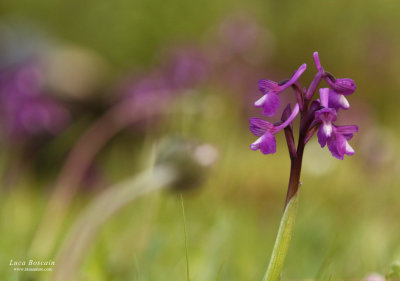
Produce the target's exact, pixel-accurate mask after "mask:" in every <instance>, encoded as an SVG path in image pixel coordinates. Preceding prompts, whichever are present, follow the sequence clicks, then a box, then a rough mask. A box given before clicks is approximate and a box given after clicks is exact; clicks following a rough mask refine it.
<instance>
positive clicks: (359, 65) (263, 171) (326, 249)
mask: <svg viewBox="0 0 400 281" xmlns="http://www.w3.org/2000/svg"><path fill="white" fill-rule="evenodd" d="M399 15H400V2H399V1H394V0H387V1H370V0H366V1H365V0H363V1H361V0H359V1H323V2H321V1H315V0H314V1H312V0H306V1H286V0H285V1H274V0H267V1H258V0H251V1H226V0H221V1H211V0H204V1H183V0H169V1H159V0H146V1H144V0H135V1H128V0H115V1H105V0H84V1H77V0H69V1H66V0H39V1H26V0H20V1H15V0H3V1H2V2H1V8H0V17H1V18H0V34H1V38H0V40H1V41H0V45H1V47H0V51H1V55H0V58H1V61H0V66H1V71H2V73H6V74H4V77H5V78H4V79H3V80H0V81H1V82H2V83H3V84H4V83H7V81H9V80H7V79H9V78H7V77H10V76H7V75H8V74H7V73H8V72H10V71H11V70H12V71H14V69H15V67H16V65H17V67H19V66H21V65H24V63H25V62H24V61H31V60H32V57H34V60H35V61H39V62H40V63H39V64H40V69H42V70H43V72H42V73H41V74H40V77H41V78H40V79H42V80H41V81H44V82H41V83H42V84H40V85H42V86H41V87H43V89H44V91H45V92H46V96H47V97H49V98H51V99H52V100H55V101H57V102H58V103H59V104H61V105H62V106H63V108H64V109H65V112H68V114H67V115H66V116H68V118H66V120H67V119H68V122H66V123H65V124H64V123H63V126H61V127H62V129H60V130H58V129H57V133H53V132H52V134H48V132H46V134H42V133H41V132H39V133H37V132H35V134H31V133H29V134H26V133H24V134H22V135H18V138H17V139H15V138H14V135H13V134H12V133H10V132H9V131H7V129H4V128H6V127H7V124H8V123H7V122H9V120H8V119H7V118H8V117H7V118H6V117H4V116H5V115H6V114H8V113H7V110H5V109H4V108H7V107H6V106H5V107H2V108H3V109H2V110H3V112H2V118H3V120H2V122H1V125H2V127H3V128H2V130H3V129H4V132H3V133H2V134H1V135H2V149H1V152H0V157H1V158H0V169H1V173H2V188H1V196H0V216H1V218H0V237H1V239H0V279H1V280H50V279H49V278H51V276H52V275H51V273H48V272H43V273H37V272H34V273H21V272H15V271H13V267H12V266H10V265H9V262H10V259H13V260H25V259H26V260H28V259H31V258H32V259H42V260H49V259H51V260H57V255H58V253H59V249H60V245H62V242H63V240H64V239H65V237H67V235H68V233H69V232H68V231H69V230H70V228H71V227H72V225H73V223H74V221H75V220H76V219H77V218H78V217H79V216H80V214H81V213H82V212H83V210H84V209H85V208H86V207H87V206H89V205H90V204H91V202H93V200H94V199H95V198H96V197H98V196H99V194H101V193H102V192H103V191H104V190H107V189H109V188H112V185H113V184H116V183H118V182H120V181H121V180H124V179H127V178H131V177H134V176H135V175H136V174H137V173H138V172H140V171H142V170H144V169H146V168H148V167H149V166H150V167H151V166H152V165H153V164H152V163H153V162H154V161H153V159H154V157H155V154H157V152H155V151H156V150H157V149H156V147H158V143H159V140H162V139H165V138H166V137H168V136H176V135H177V136H180V137H185V138H188V139H190V140H192V141H196V142H200V143H202V142H205V143H208V144H210V145H212V147H213V148H214V150H211V151H212V153H214V154H218V160H217V161H216V163H214V164H213V165H212V167H211V171H210V172H209V173H208V174H207V175H206V178H205V179H204V181H203V182H202V184H200V186H198V187H197V188H196V189H193V190H185V191H182V192H183V198H184V203H185V211H186V220H187V235H188V257H189V263H190V274H191V280H203V281H206V280H230V281H234V280H261V277H262V276H263V274H264V271H265V269H266V266H267V262H268V260H269V257H270V253H271V251H272V246H273V242H274V238H275V235H276V232H277V230H278V226H279V220H280V215H281V212H282V209H283V203H284V198H285V192H286V187H287V181H288V176H289V168H290V160H289V157H288V153H287V148H286V147H285V140H284V137H283V134H281V135H279V136H278V137H277V142H278V151H277V153H276V154H274V155H269V156H264V155H262V154H261V153H259V152H253V151H251V150H250V149H249V144H250V143H251V142H253V141H254V140H255V137H254V136H253V135H252V134H251V133H250V132H249V130H248V118H249V117H255V116H256V117H261V113H260V112H259V111H258V110H254V109H252V108H251V107H252V104H253V102H254V101H255V100H256V99H257V98H258V97H259V96H260V94H259V93H258V89H257V80H259V79H262V78H269V79H273V80H276V81H280V80H283V79H285V78H287V77H290V75H291V73H292V71H293V70H294V69H296V68H297V67H298V66H299V65H300V64H302V63H304V62H306V63H307V65H308V69H307V71H306V72H305V74H304V75H303V76H302V77H301V79H300V81H301V83H302V85H304V86H307V85H309V83H310V82H311V79H312V78H313V77H314V75H315V72H316V71H315V67H314V64H313V61H312V53H313V52H314V51H318V52H319V54H320V58H321V61H322V64H323V66H324V68H325V69H327V70H328V71H330V72H332V73H333V74H334V75H336V76H337V77H349V78H352V79H354V80H355V82H356V84H357V86H358V87H357V91H356V92H355V93H354V94H353V95H352V96H350V97H349V98H348V100H349V102H350V103H351V105H352V107H351V109H350V110H349V111H348V112H344V113H343V114H342V117H343V118H342V120H343V121H342V120H340V122H342V124H345V123H346V124H348V123H350V124H357V125H359V127H360V132H359V133H358V134H356V135H355V138H354V139H353V140H352V141H351V145H352V146H353V148H354V149H355V150H356V154H355V155H354V156H352V157H346V158H345V160H344V161H340V160H337V159H335V158H333V157H332V156H331V155H330V153H329V151H328V150H327V149H326V148H325V149H321V148H320V147H319V145H318V143H317V141H316V139H315V138H314V139H313V141H312V142H310V143H309V144H308V145H307V147H306V151H305V159H304V164H303V173H302V183H303V185H302V188H301V198H300V199H301V200H300V209H299V213H298V219H297V222H296V227H295V234H294V237H293V239H292V244H291V247H290V250H289V254H288V258H287V261H286V264H285V267H284V270H283V274H282V278H283V279H284V280H300V279H310V280H311V279H312V280H344V279H345V280H349V279H361V278H363V277H364V276H366V275H368V274H369V273H371V272H378V273H380V274H382V275H384V274H385V273H387V272H388V270H389V266H390V264H391V263H392V262H393V261H395V260H397V259H400V243H399V241H400V220H399V219H398V218H399V216H400V204H399V199H400V193H399V189H398V188H399V186H400V160H399V159H400V152H399V137H400V135H399V130H398V123H399V121H400V111H399V110H398V106H399V102H400V97H399V95H398V93H399V92H400V79H398V77H399V75H400V67H399V65H400V52H399V51H400V30H399V28H398V26H400V17H399ZM182 49H183V50H187V49H189V52H190V53H192V52H194V53H195V56H197V55H199V56H200V57H201V63H203V62H206V63H205V66H204V69H206V70H204V69H203V65H201V66H200V67H197V66H195V67H194V68H195V71H194V74H195V75H194V76H195V78H196V79H197V78H198V76H199V75H197V74H198V73H200V74H201V75H204V77H205V78H204V79H201V81H197V80H196V79H195V80H196V81H195V82H193V81H190V83H188V84H185V85H184V86H182V85H183V84H179V85H178V84H177V85H178V86H176V85H175V86H174V87H175V88H174V87H172V88H171V87H169V88H168V91H169V92H174V91H175V90H176V92H179V95H178V94H177V93H172V96H173V97H172V98H171V97H168V102H165V104H166V105H167V107H166V108H164V107H163V106H162V105H159V103H161V104H163V103H164V100H163V99H162V98H160V99H158V98H157V97H156V100H157V101H154V100H151V101H150V102H148V101H147V100H146V101H142V100H140V99H139V101H136V103H135V102H133V104H134V106H136V109H132V112H133V111H135V110H137V112H139V114H144V113H141V111H140V110H139V109H137V108H140V107H150V108H152V107H153V106H154V107H155V108H158V107H160V108H161V109H160V112H161V113H160V115H161V117H160V116H156V118H151V119H152V120H147V121H145V122H142V120H140V122H139V124H137V122H133V123H132V124H129V125H127V126H125V127H124V128H123V129H121V130H119V131H118V132H115V133H113V134H112V136H110V138H109V139H107V141H106V142H105V144H104V145H102V146H101V149H99V151H98V153H96V155H95V158H94V159H93V161H91V162H90V169H88V170H87V171H82V173H84V174H85V175H84V176H83V179H82V181H80V182H79V183H77V184H76V187H77V188H78V191H77V193H76V194H74V196H73V198H72V200H71V202H70V204H67V207H66V208H65V210H66V211H65V212H66V213H65V214H64V215H60V217H59V220H60V221H61V226H60V227H61V229H62V230H61V232H60V234H59V235H58V236H57V238H56V243H55V245H54V247H52V248H51V249H50V250H49V251H48V254H47V255H45V256H40V255H39V254H37V253H35V250H32V244H33V243H34V238H35V237H36V239H39V241H40V240H43V244H46V243H47V242H46V241H47V236H46V232H41V234H40V235H43V236H40V238H38V237H37V235H38V234H37V231H38V229H39V227H40V225H41V222H42V220H43V217H44V216H45V215H46V212H47V211H46V210H47V209H46V206H47V204H48V202H49V201H50V200H51V198H52V197H51V196H52V194H54V190H55V189H56V187H57V185H56V184H55V183H56V182H57V179H59V177H60V173H61V171H62V170H63V165H64V164H63V163H65V160H66V159H67V157H68V155H69V153H70V152H71V151H72V150H73V148H74V147H75V146H76V144H77V143H79V140H80V138H81V137H82V136H83V135H84V134H85V132H87V130H88V129H89V128H91V126H93V124H95V123H96V122H98V120H102V116H105V115H107V112H109V110H110V108H114V107H115V105H116V104H119V102H121V103H124V99H127V100H129V99H130V98H129V97H128V98H127V97H126V96H129V95H131V92H132V93H133V94H132V95H133V96H135V93H136V92H135V90H129V89H130V87H131V86H130V85H131V84H133V85H134V86H132V87H135V85H138V84H139V83H140V79H142V77H147V76H150V77H153V76H156V77H158V75H161V76H162V75H167V77H169V76H168V75H169V74H171V73H172V72H171V71H169V68H168V66H169V63H170V62H171V61H172V64H173V55H171V54H174V53H175V52H176V50H178V51H177V52H178V53H179V50H182ZM10 69H11V70H10ZM183 69H184V70H183V72H184V74H185V73H186V72H187V71H186V70H185V69H186V68H183ZM189 69H191V68H190V67H189ZM203 70H204V71H203ZM7 71H8V72H7ZM12 71H11V72H12ZM160 73H161V74H160ZM165 73H166V74H165ZM1 75H3V74H1ZM10 75H11V74H10ZM2 77H3V76H2ZM35 77H36V76H35ZM178 78H179V77H178ZM189 78H190V77H189ZM157 79H158V78H157ZM131 81H133V82H131ZM138 81H139V82H138ZM151 81H152V80H150V84H151ZM157 81H158V80H157ZM162 81H164V80H162ZM185 81H186V80H185ZM182 83H183V82H182ZM185 83H186V82H185ZM28 85H29V84H28ZM0 87H1V85H0ZM152 87H153V85H151V86H150V88H151V89H152ZM2 89H3V90H2V91H3V92H4V91H6V90H7V89H8V88H7V89H6V90H4V88H2ZM127 89H128V90H127ZM135 89H136V88H135ZM146 89H147V88H146ZM157 91H160V92H161V90H160V89H158V88H157ZM144 92H145V93H147V92H146V91H144ZM285 95H286V96H290V95H291V93H289V92H288V93H287V94H285ZM5 100H7V99H2V101H1V102H3V103H6V102H5ZM138 104H139V106H138ZM17 108H19V107H17ZM133 108H134V107H133ZM21 110H25V109H22V107H21ZM17 111H18V110H17V109H16V111H13V112H17ZM25 112H26V111H25ZM128 112H129V110H128ZM127 114H128V113H127ZM153 117H154V116H153ZM153 119H155V120H153ZM46 120H47V119H46ZM46 122H47V121H46ZM24 124H25V123H24ZM111 127H113V126H111ZM106 128H109V127H106ZM25 129H26V128H25ZM24 132H25V131H24ZM92 141H94V142H96V141H97V139H96V138H94V139H92ZM89 146H90V145H89ZM84 151H85V150H84ZM210 157H211V156H210ZM78 162H79V161H78ZM194 172H195V173H196V172H197V171H194ZM198 173H202V171H198ZM67 182H68V180H67ZM179 194H180V191H176V190H171V191H162V192H154V193H151V194H149V195H146V196H143V197H142V198H139V199H137V200H135V201H134V202H131V203H130V204H127V206H125V207H124V208H123V209H122V210H121V211H120V212H118V213H116V214H115V215H114V216H112V217H111V218H110V219H108V220H106V221H105V222H104V224H102V226H101V227H100V228H99V230H98V231H96V234H95V235H94V236H93V238H92V239H91V245H90V247H89V250H88V252H87V253H86V255H85V256H84V257H82V259H83V261H82V262H81V263H80V264H79V267H78V269H77V272H76V276H77V277H76V278H77V279H76V280H96V281H100V280H157V281H162V280H186V272H185V270H186V261H185V244H184V231H183V222H182V210H181V205H180V200H179ZM61 197H62V196H61ZM60 212H61V211H60ZM53 215H54V216H53V217H52V219H55V220H58V218H57V216H58V213H55V214H53ZM39 244H40V243H39ZM39 248H40V247H39ZM35 255H36V256H35ZM60 266H62V264H56V266H55V267H54V268H53V269H54V270H55V269H56V268H57V267H60Z"/></svg>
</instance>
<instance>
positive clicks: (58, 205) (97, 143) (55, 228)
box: [29, 102, 165, 258]
mask: <svg viewBox="0 0 400 281" xmlns="http://www.w3.org/2000/svg"><path fill="white" fill-rule="evenodd" d="M164 107H165V104H164V105H162V104H157V105H155V106H152V107H141V108H138V107H136V108H134V107H132V105H131V104H130V103H129V102H121V103H119V104H117V105H115V106H114V107H112V108H111V109H110V110H109V111H108V112H106V113H105V114H104V115H103V116H102V117H100V118H99V119H97V120H96V121H95V122H94V123H93V124H92V125H91V126H90V127H89V128H88V129H87V130H86V132H85V133H84V134H83V135H82V137H81V138H80V139H79V140H78V141H77V143H76V145H75V146H74V147H73V148H72V150H71V152H70V153H69V155H68V157H67V159H66V161H65V164H64V166H63V168H62V170H61V172H60V175H59V177H58V179H57V181H56V183H55V187H54V192H53V194H52V196H51V198H50V200H49V203H48V205H47V208H46V209H45V212H44V214H43V219H42V221H41V223H40V225H39V227H38V230H37V232H36V235H35V237H34V239H33V241H32V244H31V247H30V250H29V252H30V254H32V255H35V256H39V257H43V258H47V257H48V255H49V253H50V252H51V251H52V250H53V247H54V244H55V242H56V240H57V237H58V234H59V232H60V229H61V226H62V223H63V222H64V218H65V217H66V215H67V212H68V207H69V205H70V203H71V201H72V200H73V198H74V196H75V195H76V193H77V191H78V187H79V184H80V183H81V181H82V179H83V177H84V175H85V173H86V172H87V170H88V169H89V167H90V165H91V163H92V162H93V160H94V158H95V157H96V155H97V154H98V153H99V151H100V150H101V149H102V148H103V147H104V146H105V145H106V144H107V142H108V141H109V140H110V139H111V138H112V137H114V136H115V135H116V134H117V133H118V132H120V131H121V130H123V129H125V128H127V127H128V126H130V125H132V124H134V123H135V122H139V121H141V120H144V119H146V118H149V117H151V116H154V115H158V114H162V111H163V108H164ZM43 237H46V240H45V241H46V242H44V240H43Z"/></svg>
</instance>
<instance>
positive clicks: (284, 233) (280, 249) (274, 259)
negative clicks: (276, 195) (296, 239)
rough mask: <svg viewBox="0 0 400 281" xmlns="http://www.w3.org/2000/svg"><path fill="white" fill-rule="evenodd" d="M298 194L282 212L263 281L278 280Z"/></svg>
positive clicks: (287, 247) (290, 237)
mask: <svg viewBox="0 0 400 281" xmlns="http://www.w3.org/2000/svg"><path fill="white" fill-rule="evenodd" d="M298 194H299V193H298V192H297V193H296V194H295V195H294V196H293V197H292V198H291V199H290V200H289V203H288V204H287V205H286V208H285V211H284V212H283V215H282V219H281V223H280V226H279V231H278V235H277V236H276V240H275V244H274V249H273V251H272V256H271V260H270V262H269V265H268V269H267V272H266V273H265V275H264V278H263V281H277V280H279V277H280V274H281V271H282V268H283V263H284V261H285V258H286V254H287V251H288V249H289V244H290V240H291V239H292V236H293V228H294V223H295V219H296V215H297V206H298V201H299V195H298Z"/></svg>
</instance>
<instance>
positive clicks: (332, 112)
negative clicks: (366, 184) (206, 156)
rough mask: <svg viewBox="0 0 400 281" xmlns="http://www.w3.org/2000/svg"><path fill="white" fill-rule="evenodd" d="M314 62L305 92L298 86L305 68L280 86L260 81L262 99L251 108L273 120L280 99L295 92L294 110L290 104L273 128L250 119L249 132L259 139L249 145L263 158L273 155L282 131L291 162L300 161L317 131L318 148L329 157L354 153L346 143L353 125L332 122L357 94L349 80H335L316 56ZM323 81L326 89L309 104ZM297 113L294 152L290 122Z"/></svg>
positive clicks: (347, 107) (353, 131) (350, 136)
mask: <svg viewBox="0 0 400 281" xmlns="http://www.w3.org/2000/svg"><path fill="white" fill-rule="evenodd" d="M313 56H314V61H315V65H316V68H317V74H316V75H315V77H314V79H313V81H312V82H311V84H310V86H309V87H308V89H306V88H303V87H302V86H301V85H300V83H299V81H298V80H299V78H300V76H301V75H302V74H303V73H304V71H305V70H306V68H307V65H306V64H303V65H301V66H300V67H299V69H298V70H296V71H295V72H294V74H293V75H292V77H291V78H290V79H287V80H284V81H282V82H279V83H278V82H274V81H271V80H260V81H259V82H258V86H259V90H260V91H261V93H262V94H263V96H262V97H261V98H260V99H259V100H257V101H256V102H255V104H254V106H255V107H262V108H263V111H262V113H263V115H265V116H274V115H275V114H276V113H277V111H278V108H279V107H280V99H279V95H280V94H281V93H282V92H283V91H284V90H286V89H287V88H289V87H291V88H292V89H293V90H294V93H295V96H296V99H297V103H296V105H295V106H294V107H293V110H292V109H291V107H290V104H288V105H287V107H286V109H285V110H284V112H283V114H282V120H281V121H280V122H278V123H276V124H272V123H269V122H267V121H265V120H263V119H260V118H250V119H249V122H250V130H251V132H252V133H253V134H254V135H255V136H257V137H258V139H257V140H256V141H255V142H254V143H252V144H251V145H250V148H251V149H252V150H258V149H260V151H261V152H262V153H263V154H272V153H275V152H276V140H275V136H274V135H275V134H276V133H277V132H279V131H281V130H285V136H286V140H287V144H288V148H289V153H290V156H291V158H292V159H295V158H302V156H303V150H304V146H305V144H306V143H307V142H308V141H309V140H310V138H311V137H312V136H313V135H314V133H315V132H316V131H318V133H317V136H318V142H319V143H320V145H321V147H324V146H325V145H327V147H328V149H329V150H330V152H331V153H332V155H333V156H334V157H336V158H338V159H341V160H342V159H343V158H344V155H345V154H346V155H353V154H354V149H353V148H352V147H351V146H350V144H349V143H348V140H350V139H351V138H352V137H353V134H354V133H355V132H357V131H358V127H357V126H356V125H346V126H338V125H335V124H334V123H333V122H335V121H336V120H337V115H338V111H339V110H340V109H342V110H347V109H349V108H350V104H349V102H348V101H347V99H346V96H348V95H351V94H352V93H354V91H355V90H356V84H355V83H354V81H353V80H352V79H349V78H335V77H334V76H333V75H332V74H331V73H329V72H327V71H325V70H324V69H323V68H322V66H321V63H320V60H319V56H318V52H315V53H314V55H313ZM322 79H324V80H325V81H326V82H327V84H328V85H329V88H320V89H319V94H320V98H319V99H316V100H312V98H313V96H314V93H315V92H316V90H317V88H318V85H319V83H320V82H321V81H322ZM299 113H300V116H301V121H300V130H299V141H298V146H297V148H296V146H295V142H294V138H293V128H292V122H293V120H294V119H295V117H296V116H297V115H298V114H299Z"/></svg>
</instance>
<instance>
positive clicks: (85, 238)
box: [51, 164, 179, 281]
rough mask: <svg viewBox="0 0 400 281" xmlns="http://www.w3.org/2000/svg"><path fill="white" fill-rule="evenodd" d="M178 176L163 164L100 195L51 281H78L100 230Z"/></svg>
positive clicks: (68, 241) (76, 230) (75, 227)
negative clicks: (88, 252)
mask: <svg viewBox="0 0 400 281" xmlns="http://www.w3.org/2000/svg"><path fill="white" fill-rule="evenodd" d="M178 177H179V172H178V171H177V169H176V168H175V167H172V166H170V165H168V164H161V165H157V166H155V167H154V169H150V170H147V171H145V172H143V173H142V174H139V175H137V176H134V177H132V178H130V179H128V180H125V181H123V182H121V183H118V184H116V185H115V186H113V187H110V188H109V189H107V190H106V191H104V192H103V193H101V194H100V195H99V196H98V197H97V198H96V199H94V202H92V203H91V204H90V205H89V206H88V207H87V208H86V210H85V211H83V213H82V214H81V215H80V216H79V217H78V218H77V220H76V222H75V223H74V225H73V226H72V228H71V230H70V232H69V233H68V235H67V236H66V239H65V240H64V243H63V244H62V247H61V249H60V250H59V252H58V254H57V261H56V263H57V267H56V268H55V271H54V274H53V276H52V278H51V280H52V281H70V280H75V278H76V274H77V271H78V269H79V265H80V264H81V261H82V260H83V259H84V256H85V253H87V251H88V248H89V247H90V245H91V242H92V241H93V239H94V237H95V235H96V233H97V232H98V230H99V228H100V227H101V226H102V225H103V224H104V223H105V222H106V221H107V220H108V219H109V218H110V217H111V216H112V215H113V214H114V213H116V212H117V211H118V210H120V209H121V208H123V207H124V206H126V205H128V204H129V203H131V202H132V201H134V200H135V199H137V198H139V197H141V196H143V195H146V194H148V193H150V192H152V191H156V190H160V189H163V188H166V187H168V186H170V185H171V184H172V183H173V182H175V181H176V180H177V178H178Z"/></svg>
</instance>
